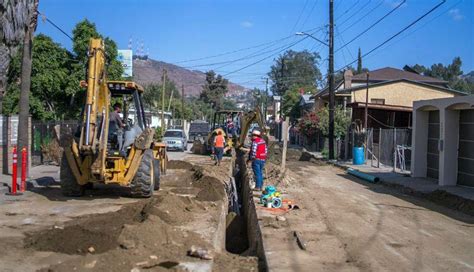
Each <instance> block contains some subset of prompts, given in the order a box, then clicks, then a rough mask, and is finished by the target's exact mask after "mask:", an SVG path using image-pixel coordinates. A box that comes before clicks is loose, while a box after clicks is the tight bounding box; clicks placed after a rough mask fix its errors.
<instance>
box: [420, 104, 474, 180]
mask: <svg viewBox="0 0 474 272" xmlns="http://www.w3.org/2000/svg"><path fill="white" fill-rule="evenodd" d="M466 109H474V96H472V95H471V96H459V97H453V98H445V99H431V100H423V101H416V102H414V103H413V136H412V137H413V138H412V160H411V169H412V176H413V177H426V165H427V162H426V160H427V159H426V156H427V138H428V115H429V112H430V111H433V110H439V112H440V134H439V135H440V137H439V143H438V151H439V179H438V184H439V185H441V186H452V185H456V184H457V173H458V146H459V111H460V110H466Z"/></svg>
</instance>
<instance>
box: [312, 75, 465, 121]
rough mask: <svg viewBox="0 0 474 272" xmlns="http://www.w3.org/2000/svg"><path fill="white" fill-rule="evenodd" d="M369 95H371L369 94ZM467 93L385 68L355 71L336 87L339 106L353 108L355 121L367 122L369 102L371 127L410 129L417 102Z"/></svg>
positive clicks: (318, 102)
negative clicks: (355, 72)
mask: <svg viewBox="0 0 474 272" xmlns="http://www.w3.org/2000/svg"><path fill="white" fill-rule="evenodd" d="M367 92H368V93H367ZM459 95H464V93H461V92H458V91H456V90H453V89H450V88H449V87H448V82H446V81H444V80H440V79H437V78H432V77H427V76H423V75H420V74H417V73H416V72H414V71H405V70H400V69H395V68H390V67H386V68H382V69H378V70H374V71H371V72H369V75H368V78H367V74H365V73H364V74H358V75H355V76H353V75H352V71H350V70H348V71H346V72H345V73H344V78H343V80H341V81H340V82H338V83H337V84H336V93H335V96H336V105H340V106H342V107H344V108H351V109H352V120H353V121H355V120H360V121H361V123H363V122H364V115H365V105H366V101H367V102H368V103H367V105H368V122H367V123H368V124H367V126H368V127H372V128H387V127H411V125H412V124H411V122H412V121H411V119H412V109H413V108H412V107H413V102H414V101H419V100H426V99H437V98H449V97H455V96H459ZM313 98H314V99H315V107H316V110H317V109H319V108H320V107H323V106H325V105H327V103H328V100H329V94H328V90H327V89H324V90H322V91H321V92H319V93H318V94H316V95H315V96H313Z"/></svg>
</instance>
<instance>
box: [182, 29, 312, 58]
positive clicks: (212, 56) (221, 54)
mask: <svg viewBox="0 0 474 272" xmlns="http://www.w3.org/2000/svg"><path fill="white" fill-rule="evenodd" d="M319 28H321V27H315V28H311V29H308V30H305V32H311V31H314V30H317V29H319ZM294 36H295V35H294V34H293V33H292V34H291V35H288V36H286V37H283V38H280V39H277V40H273V41H270V42H265V43H261V44H257V45H253V46H249V47H245V48H240V49H236V50H231V51H227V52H223V53H219V54H216V55H210V56H206V57H200V58H195V59H188V60H180V61H175V62H173V63H175V64H178V63H185V62H195V61H199V60H205V59H212V58H217V57H222V56H225V55H231V54H234V53H238V52H242V51H246V50H250V49H255V48H259V47H262V46H265V45H269V44H276V43H278V42H281V41H284V40H287V39H290V38H293V37H294Z"/></svg>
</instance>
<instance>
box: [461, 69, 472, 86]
mask: <svg viewBox="0 0 474 272" xmlns="http://www.w3.org/2000/svg"><path fill="white" fill-rule="evenodd" d="M461 78H462V79H464V80H465V81H467V82H469V83H474V71H471V72H470V73H467V74H465V75H462V76H461Z"/></svg>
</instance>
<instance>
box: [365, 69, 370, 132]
mask: <svg viewBox="0 0 474 272" xmlns="http://www.w3.org/2000/svg"><path fill="white" fill-rule="evenodd" d="M366 85H367V86H366V88H367V89H366V90H365V113H364V128H365V131H367V127H368V124H367V117H368V115H369V72H367V82H366Z"/></svg>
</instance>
